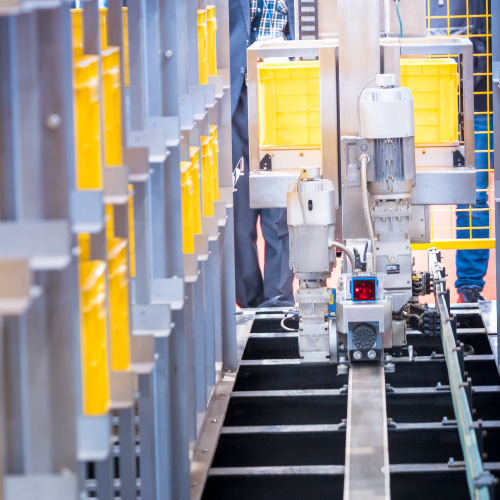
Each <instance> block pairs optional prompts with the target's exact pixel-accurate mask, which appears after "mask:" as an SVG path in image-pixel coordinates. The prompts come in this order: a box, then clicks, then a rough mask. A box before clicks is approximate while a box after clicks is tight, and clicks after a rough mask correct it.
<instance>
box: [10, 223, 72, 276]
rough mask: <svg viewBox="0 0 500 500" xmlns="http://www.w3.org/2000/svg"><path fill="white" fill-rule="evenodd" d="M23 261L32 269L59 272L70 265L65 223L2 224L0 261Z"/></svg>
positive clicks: (67, 226) (67, 225)
mask: <svg viewBox="0 0 500 500" xmlns="http://www.w3.org/2000/svg"><path fill="white" fill-rule="evenodd" d="M16 258H26V259H29V261H30V267H31V268H32V269H62V268H64V267H66V266H67V265H68V264H69V261H70V228H69V224H68V222H67V221H66V220H55V221H37V222H7V221H5V222H2V223H1V224H0V259H16Z"/></svg>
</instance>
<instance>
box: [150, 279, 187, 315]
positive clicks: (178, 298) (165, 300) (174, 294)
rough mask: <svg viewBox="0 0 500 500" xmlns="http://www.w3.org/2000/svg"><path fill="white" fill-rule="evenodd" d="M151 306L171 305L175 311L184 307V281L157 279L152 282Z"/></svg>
mask: <svg viewBox="0 0 500 500" xmlns="http://www.w3.org/2000/svg"><path fill="white" fill-rule="evenodd" d="M151 304H169V305H170V308H171V309H172V310H173V311H178V310H181V309H182V308H183V307H184V280H183V279H182V278H157V279H152V280H151Z"/></svg>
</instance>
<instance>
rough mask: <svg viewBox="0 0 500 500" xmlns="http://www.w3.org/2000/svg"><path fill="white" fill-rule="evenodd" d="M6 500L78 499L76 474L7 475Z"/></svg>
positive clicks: (5, 478) (5, 481) (5, 483)
mask: <svg viewBox="0 0 500 500" xmlns="http://www.w3.org/2000/svg"><path fill="white" fill-rule="evenodd" d="M3 488H4V490H3V498H4V500H19V499H21V498H22V499H23V500H38V499H41V498H53V499H59V498H61V499H62V498H68V499H70V498H77V494H78V479H77V477H76V474H72V473H71V472H70V471H66V472H64V473H62V474H27V475H6V476H5V477H4V484H3Z"/></svg>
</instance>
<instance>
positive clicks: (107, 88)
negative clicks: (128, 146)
mask: <svg viewBox="0 0 500 500" xmlns="http://www.w3.org/2000/svg"><path fill="white" fill-rule="evenodd" d="M102 79H103V98H104V107H103V112H104V163H105V164H106V165H109V166H117V165H121V164H122V162H123V148H122V102H121V77H120V48H119V47H107V48H105V49H103V50H102Z"/></svg>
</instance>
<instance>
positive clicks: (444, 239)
mask: <svg viewBox="0 0 500 500" xmlns="http://www.w3.org/2000/svg"><path fill="white" fill-rule="evenodd" d="M450 4H451V2H449V1H448V2H445V5H444V6H443V7H442V8H443V9H445V11H446V15H442V16H431V15H430V12H431V2H430V0H427V27H428V31H427V33H428V36H432V34H433V32H432V30H433V28H434V27H436V26H437V25H438V24H439V26H440V27H442V28H443V30H445V31H446V34H447V35H448V36H462V37H467V38H470V39H474V38H477V37H481V38H482V39H484V44H485V49H484V52H482V53H474V60H477V59H478V58H484V59H485V61H486V71H485V72H481V73H478V72H476V73H474V76H475V77H477V76H485V77H486V88H485V90H482V91H477V90H475V91H474V96H475V97H479V96H480V95H481V96H482V97H483V98H484V99H485V100H486V111H476V112H475V115H486V116H487V120H486V122H487V128H486V130H485V131H475V137H476V154H485V155H487V158H488V159H487V167H486V168H483V169H479V168H476V172H477V173H478V174H481V173H482V175H485V174H486V176H487V186H486V187H484V188H482V189H477V192H481V191H482V192H486V193H488V203H489V208H479V207H475V206H468V207H462V208H457V207H456V206H454V205H449V206H446V205H445V206H442V205H441V206H437V205H436V206H432V207H431V239H432V243H431V244H419V245H412V246H413V248H414V249H419V250H423V249H427V248H429V247H430V246H437V247H439V248H443V249H459V250H467V249H488V248H495V203H494V200H495V192H494V186H495V183H494V177H493V175H494V173H493V162H492V154H493V130H492V128H491V121H490V118H491V115H492V79H491V78H492V68H491V13H490V11H489V3H488V0H484V6H485V10H484V13H483V14H471V12H470V11H469V2H464V4H465V5H464V8H465V9H466V11H465V12H461V13H459V14H457V13H455V14H452V12H453V11H452V9H451V8H450ZM454 10H455V11H456V9H454ZM481 19H483V20H484V25H485V28H486V30H485V33H471V31H470V28H471V26H473V25H474V24H477V22H478V21H479V20H481ZM457 23H459V24H460V25H461V26H462V25H463V26H464V33H461V34H457V33H454V32H453V31H454V26H457ZM443 25H445V26H443ZM449 57H453V55H450V56H449ZM484 134H486V135H487V141H486V143H487V148H486V149H484V148H483V149H480V146H478V144H477V143H478V142H479V139H480V138H481V136H482V137H484ZM480 212H488V225H483V226H480V227H477V226H474V227H472V226H471V224H470V222H469V226H467V227H460V228H459V230H460V231H468V232H469V237H468V238H464V239H462V238H460V239H458V238H457V224H456V217H457V214H459V213H468V220H469V221H471V220H472V219H473V217H474V216H478V215H479V214H480ZM480 229H483V230H488V234H489V236H488V237H487V238H473V237H472V236H473V231H474V230H480Z"/></svg>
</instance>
